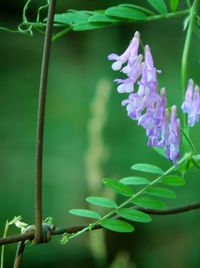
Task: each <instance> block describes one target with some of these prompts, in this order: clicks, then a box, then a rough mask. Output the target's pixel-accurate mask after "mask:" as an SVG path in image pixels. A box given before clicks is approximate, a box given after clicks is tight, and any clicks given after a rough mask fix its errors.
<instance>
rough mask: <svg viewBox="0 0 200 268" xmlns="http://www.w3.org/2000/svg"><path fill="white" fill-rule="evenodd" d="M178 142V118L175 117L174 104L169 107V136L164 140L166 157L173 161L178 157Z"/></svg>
mask: <svg viewBox="0 0 200 268" xmlns="http://www.w3.org/2000/svg"><path fill="white" fill-rule="evenodd" d="M179 144H180V120H179V119H177V117H176V106H175V105H173V106H172V109H171V119H170V124H169V136H168V139H167V142H166V155H167V157H168V159H170V160H172V161H173V162H174V163H176V162H177V160H178V157H179Z"/></svg>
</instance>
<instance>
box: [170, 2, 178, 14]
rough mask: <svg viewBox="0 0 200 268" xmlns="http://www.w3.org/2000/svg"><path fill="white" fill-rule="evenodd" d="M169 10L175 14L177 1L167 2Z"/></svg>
mask: <svg viewBox="0 0 200 268" xmlns="http://www.w3.org/2000/svg"><path fill="white" fill-rule="evenodd" d="M169 3H170V8H171V11H172V12H175V11H176V10H177V7H178V3H179V0H169Z"/></svg>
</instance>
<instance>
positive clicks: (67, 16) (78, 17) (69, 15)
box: [54, 10, 93, 26]
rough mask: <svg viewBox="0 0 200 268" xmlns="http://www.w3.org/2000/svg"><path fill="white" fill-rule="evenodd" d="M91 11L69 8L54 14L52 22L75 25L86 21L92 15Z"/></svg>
mask: <svg viewBox="0 0 200 268" xmlns="http://www.w3.org/2000/svg"><path fill="white" fill-rule="evenodd" d="M92 14H93V13H92V12H90V13H89V12H86V11H78V10H69V11H67V12H65V13H61V14H56V15H55V16H54V22H58V23H62V24H67V25H72V26H73V25H75V24H80V23H84V22H88V18H89V17H90V16H91V15H92Z"/></svg>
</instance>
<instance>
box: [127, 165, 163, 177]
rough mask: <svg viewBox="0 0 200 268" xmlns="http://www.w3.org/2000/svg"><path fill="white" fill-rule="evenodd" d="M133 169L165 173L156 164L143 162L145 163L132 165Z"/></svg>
mask: <svg viewBox="0 0 200 268" xmlns="http://www.w3.org/2000/svg"><path fill="white" fill-rule="evenodd" d="M131 169H133V170H138V171H143V172H149V173H155V174H161V175H163V174H164V171H163V170H162V169H161V168H159V167H157V166H154V165H150V164H145V163H144V164H143V163H139V164H135V165H133V166H132V167H131Z"/></svg>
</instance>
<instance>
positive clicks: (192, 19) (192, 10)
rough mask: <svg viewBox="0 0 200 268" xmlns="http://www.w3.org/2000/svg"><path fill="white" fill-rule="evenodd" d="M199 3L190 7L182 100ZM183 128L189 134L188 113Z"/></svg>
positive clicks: (186, 147) (184, 116) (184, 49)
mask: <svg viewBox="0 0 200 268" xmlns="http://www.w3.org/2000/svg"><path fill="white" fill-rule="evenodd" d="M198 5H199V0H194V3H193V5H192V6H191V8H190V13H189V24H188V29H187V34H186V38H185V45H184V48H183V55H182V64H181V76H182V79H181V80H182V100H184V99H185V91H186V83H187V68H188V57H189V50H190V45H191V39H192V33H193V29H194V22H195V16H196V13H197V8H198ZM183 130H184V131H185V133H186V134H187V135H188V136H189V127H188V125H187V115H186V114H183ZM184 147H185V151H187V149H188V146H187V143H184Z"/></svg>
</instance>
